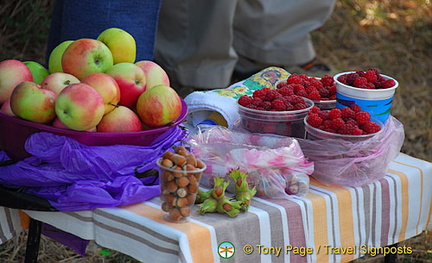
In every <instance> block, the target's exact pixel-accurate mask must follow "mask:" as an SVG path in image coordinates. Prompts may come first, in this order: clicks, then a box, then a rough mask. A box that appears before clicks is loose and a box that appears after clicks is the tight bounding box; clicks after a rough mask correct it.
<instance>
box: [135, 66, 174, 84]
mask: <svg viewBox="0 0 432 263" xmlns="http://www.w3.org/2000/svg"><path fill="white" fill-rule="evenodd" d="M135 65H137V66H139V67H140V68H141V69H142V70H143V71H144V74H145V76H146V81H147V82H146V86H147V89H151V88H152V87H154V86H156V85H165V86H169V85H170V79H169V77H168V74H167V73H166V72H165V70H164V69H163V68H162V67H161V66H159V65H158V64H157V63H155V62H153V61H151V60H141V61H138V62H136V63H135Z"/></svg>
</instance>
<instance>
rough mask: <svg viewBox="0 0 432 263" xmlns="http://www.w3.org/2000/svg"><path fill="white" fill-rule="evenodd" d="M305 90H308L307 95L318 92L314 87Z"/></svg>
mask: <svg viewBox="0 0 432 263" xmlns="http://www.w3.org/2000/svg"><path fill="white" fill-rule="evenodd" d="M305 90H306V93H307V94H310V93H311V92H314V91H317V89H316V88H315V87H314V86H307V87H306V88H305Z"/></svg>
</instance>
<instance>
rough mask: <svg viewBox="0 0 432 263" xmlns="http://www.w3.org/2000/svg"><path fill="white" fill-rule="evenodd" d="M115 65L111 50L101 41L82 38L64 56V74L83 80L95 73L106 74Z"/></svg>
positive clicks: (71, 45)
mask: <svg viewBox="0 0 432 263" xmlns="http://www.w3.org/2000/svg"><path fill="white" fill-rule="evenodd" d="M112 65H113V56H112V53H111V51H110V50H109V48H108V47H107V46H106V45H105V44H104V43H102V42H101V41H99V40H96V39H90V38H81V39H78V40H75V41H73V42H72V43H70V45H69V46H68V47H67V48H66V50H65V51H64V53H63V56H62V68H63V72H66V73H69V74H72V75H74V76H75V77H77V78H78V79H80V80H81V79H83V78H84V77H85V76H87V75H89V74H91V73H94V72H106V71H107V70H108V68H110V67H112Z"/></svg>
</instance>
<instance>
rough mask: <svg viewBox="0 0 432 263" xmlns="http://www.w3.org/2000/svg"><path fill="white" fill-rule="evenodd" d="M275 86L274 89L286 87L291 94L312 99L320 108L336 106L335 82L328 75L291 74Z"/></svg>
mask: <svg viewBox="0 0 432 263" xmlns="http://www.w3.org/2000/svg"><path fill="white" fill-rule="evenodd" d="M275 86H276V89H286V88H288V89H290V90H291V91H292V93H293V94H295V95H298V96H302V97H305V98H308V99H310V100H312V101H313V102H314V104H315V106H317V107H318V108H320V109H333V108H335V107H336V83H335V81H334V79H333V77H332V76H330V75H324V76H323V77H322V78H314V77H309V76H307V75H305V74H291V75H290V76H289V77H288V78H287V79H283V80H281V81H279V82H278V83H276V85H275Z"/></svg>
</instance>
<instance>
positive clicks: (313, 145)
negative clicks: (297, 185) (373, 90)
mask: <svg viewBox="0 0 432 263" xmlns="http://www.w3.org/2000/svg"><path fill="white" fill-rule="evenodd" d="M304 123H305V128H306V138H307V139H303V140H299V142H300V146H301V148H302V151H303V153H304V155H305V157H306V158H308V160H310V161H313V162H314V172H313V174H312V176H313V177H314V178H315V179H317V180H318V181H321V182H322V183H324V184H330V185H331V184H336V185H343V186H362V185H366V184H369V183H373V182H375V181H377V180H379V179H381V178H382V177H384V176H385V175H386V171H387V168H388V165H389V164H390V162H391V161H392V160H394V158H396V156H397V155H398V154H399V152H400V149H401V147H402V144H403V141H404V130H403V125H402V124H401V123H400V122H399V121H397V120H396V119H395V118H394V117H392V116H390V118H389V119H388V121H387V122H386V123H385V124H382V123H381V122H380V121H377V120H374V119H373V118H372V117H371V115H370V114H369V113H368V112H367V111H363V110H362V109H361V108H360V107H359V106H358V105H357V104H353V105H351V106H349V107H343V108H342V109H339V108H335V109H332V110H321V109H319V108H318V107H313V108H312V109H311V110H310V111H309V112H308V116H306V117H305V119H304Z"/></svg>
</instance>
